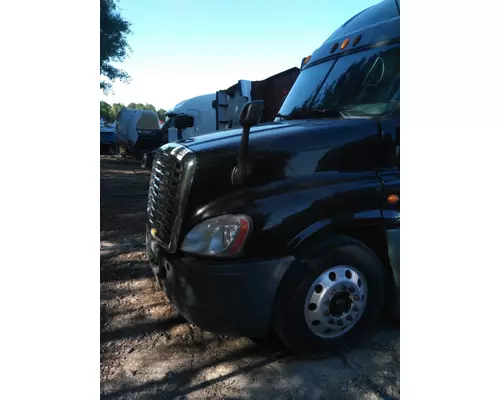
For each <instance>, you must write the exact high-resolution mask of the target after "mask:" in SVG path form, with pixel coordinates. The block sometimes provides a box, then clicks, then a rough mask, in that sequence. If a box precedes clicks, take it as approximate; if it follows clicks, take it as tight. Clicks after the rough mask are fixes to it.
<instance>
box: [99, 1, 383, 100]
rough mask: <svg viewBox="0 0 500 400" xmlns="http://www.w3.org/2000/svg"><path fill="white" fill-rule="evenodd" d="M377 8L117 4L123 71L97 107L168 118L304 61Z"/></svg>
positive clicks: (361, 4)
mask: <svg viewBox="0 0 500 400" xmlns="http://www.w3.org/2000/svg"><path fill="white" fill-rule="evenodd" d="M379 1H380V0H310V1H304V0H301V1H298V0H289V1H282V0H252V1H247V0H232V1H223V0H182V1H171V0H141V1H139V0H120V1H119V2H118V3H117V5H118V8H119V9H120V12H121V15H122V16H123V17H124V18H125V19H127V20H129V21H130V22H131V23H132V27H131V28H132V34H131V35H130V36H129V37H128V42H129V44H130V46H131V48H132V52H131V54H130V56H129V57H128V58H127V59H126V60H125V61H124V62H123V63H116V64H114V65H116V66H118V67H119V68H121V69H124V70H125V71H127V72H128V73H129V75H130V76H131V78H132V80H131V82H130V83H129V84H124V83H121V82H119V81H115V83H114V84H113V89H112V92H111V93H110V94H108V95H107V96H106V95H104V94H102V91H101V100H104V101H106V102H108V103H109V104H113V103H123V104H125V105H127V104H129V103H132V102H134V103H144V104H145V103H150V104H152V105H154V106H155V107H156V109H157V110H158V109H160V108H163V109H165V110H168V109H170V108H172V107H173V106H175V105H176V104H177V103H179V102H181V101H183V100H185V99H189V98H191V97H194V96H198V95H202V94H208V93H215V92H216V91H217V90H221V89H227V88H228V87H230V86H232V85H234V84H235V83H237V82H238V80H240V79H247V80H262V79H265V78H267V77H269V76H272V75H274V74H277V73H279V72H281V71H284V70H287V69H289V68H292V67H300V62H301V60H302V58H304V57H306V56H308V55H309V54H311V53H312V52H313V51H314V50H315V49H316V48H317V47H319V46H320V45H321V44H322V43H323V42H324V41H325V40H326V39H327V37H328V36H329V35H330V34H331V33H332V32H333V31H334V30H335V29H337V28H338V27H339V26H340V25H342V24H343V23H344V22H345V21H347V20H348V19H349V18H351V17H352V16H354V15H355V14H356V13H358V12H360V11H362V10H364V9H365V8H367V7H369V6H371V5H373V4H376V3H378V2H379Z"/></svg>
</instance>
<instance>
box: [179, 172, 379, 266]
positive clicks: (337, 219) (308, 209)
mask: <svg viewBox="0 0 500 400" xmlns="http://www.w3.org/2000/svg"><path fill="white" fill-rule="evenodd" d="M381 198H382V186H381V182H380V179H379V178H378V177H377V175H376V174H375V173H374V172H363V171H362V172H338V171H335V172H324V173H321V174H313V175H307V176H303V177H297V178H293V179H292V178H289V179H285V180H281V181H278V182H273V183H270V184H267V185H263V186H260V187H247V188H242V189H240V190H238V191H235V192H233V193H231V194H229V195H227V196H224V197H221V198H219V199H216V200H214V201H212V202H210V203H209V204H207V205H206V206H204V207H202V208H201V209H199V210H197V212H196V213H195V214H194V216H193V217H192V218H191V219H190V220H189V221H186V224H185V227H184V229H183V232H182V233H181V236H184V235H185V234H186V233H187V232H188V231H189V230H190V229H191V228H192V227H193V226H195V225H196V224H198V223H199V222H201V221H203V220H205V219H208V218H212V217H215V216H217V215H220V214H228V213H243V214H246V215H248V216H250V217H251V218H252V222H253V228H252V230H253V232H252V235H251V236H250V238H249V240H248V242H247V243H246V247H245V249H244V254H243V255H242V256H243V257H245V258H254V257H255V258H260V257H283V256H288V255H290V254H291V253H292V252H293V249H294V248H296V247H297V246H299V245H300V244H301V243H303V242H304V241H306V240H308V238H310V237H312V236H316V235H317V234H319V233H321V234H327V233H332V232H345V231H347V232H348V231H351V230H356V229H357V228H359V227H365V228H367V229H373V228H376V227H378V226H379V225H380V224H381V221H382V220H383V219H382V214H381V211H380V207H381V204H380V201H381ZM181 240H182V238H181Z"/></svg>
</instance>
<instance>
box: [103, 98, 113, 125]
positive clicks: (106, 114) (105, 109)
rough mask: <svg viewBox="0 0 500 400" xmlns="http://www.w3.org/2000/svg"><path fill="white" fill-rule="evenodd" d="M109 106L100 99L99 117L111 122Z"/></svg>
mask: <svg viewBox="0 0 500 400" xmlns="http://www.w3.org/2000/svg"><path fill="white" fill-rule="evenodd" d="M111 110H112V109H111V106H110V105H109V104H108V103H106V102H105V101H102V100H101V118H102V119H104V121H106V122H111Z"/></svg>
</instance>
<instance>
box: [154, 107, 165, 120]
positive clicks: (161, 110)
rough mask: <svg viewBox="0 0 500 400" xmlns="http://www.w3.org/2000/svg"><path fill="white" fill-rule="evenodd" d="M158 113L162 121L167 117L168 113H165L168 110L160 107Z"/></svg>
mask: <svg viewBox="0 0 500 400" xmlns="http://www.w3.org/2000/svg"><path fill="white" fill-rule="evenodd" d="M156 113H157V114H158V119H159V120H160V121H165V117H166V115H165V114H166V113H167V112H166V111H165V110H164V109H163V108H160V109H159V110H158V111H157V112H156Z"/></svg>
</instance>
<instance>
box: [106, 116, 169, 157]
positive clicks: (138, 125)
mask: <svg viewBox="0 0 500 400" xmlns="http://www.w3.org/2000/svg"><path fill="white" fill-rule="evenodd" d="M160 135H161V132H160V120H159V118H158V114H157V113H156V112H154V111H150V110H136V109H132V108H127V107H124V108H122V109H121V110H120V113H119V114H118V118H117V120H116V139H117V144H118V147H119V150H120V151H121V152H126V153H128V154H132V155H133V156H135V157H136V158H137V159H139V160H140V159H142V156H143V154H144V153H145V152H147V151H148V150H149V149H150V148H151V146H154V145H155V144H157V143H159V142H158V139H159V136H160Z"/></svg>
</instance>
